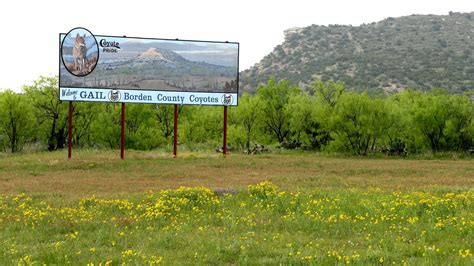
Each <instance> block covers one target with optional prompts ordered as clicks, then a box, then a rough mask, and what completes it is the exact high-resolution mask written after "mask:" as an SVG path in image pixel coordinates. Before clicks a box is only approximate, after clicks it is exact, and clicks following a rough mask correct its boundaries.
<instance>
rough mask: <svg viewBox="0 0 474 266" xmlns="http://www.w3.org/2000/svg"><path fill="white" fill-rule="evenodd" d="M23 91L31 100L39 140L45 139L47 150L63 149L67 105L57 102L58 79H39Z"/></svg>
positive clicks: (65, 134)
mask: <svg viewBox="0 0 474 266" xmlns="http://www.w3.org/2000/svg"><path fill="white" fill-rule="evenodd" d="M24 91H25V93H26V95H27V97H28V98H30V99H31V100H32V105H33V107H34V113H35V117H36V118H37V123H38V125H39V126H40V128H42V132H41V133H40V134H41V136H40V138H46V142H47V145H48V150H50V151H52V150H56V149H61V148H64V145H65V144H66V136H67V128H66V125H67V119H68V113H67V104H65V103H62V102H61V101H60V100H59V90H58V77H43V76H41V77H39V78H38V79H37V80H36V81H34V83H33V85H31V86H25V87H24Z"/></svg>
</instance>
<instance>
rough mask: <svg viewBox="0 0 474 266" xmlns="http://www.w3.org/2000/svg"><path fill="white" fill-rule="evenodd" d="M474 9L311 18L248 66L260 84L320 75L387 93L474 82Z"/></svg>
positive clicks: (250, 87)
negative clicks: (349, 19)
mask: <svg viewBox="0 0 474 266" xmlns="http://www.w3.org/2000/svg"><path fill="white" fill-rule="evenodd" d="M473 50H474V12H471V13H453V12H450V14H449V15H446V16H438V15H411V16H406V17H399V18H387V19H385V20H382V21H379V22H374V23H370V24H363V25H360V26H350V25H330V26H318V25H311V26H308V27H304V28H293V29H289V30H287V31H285V41H284V42H283V43H282V44H281V45H278V46H276V47H275V49H274V51H273V52H271V53H270V54H268V55H267V56H265V57H264V58H263V59H262V60H261V61H260V62H259V63H258V64H256V65H255V66H253V67H251V68H250V69H248V70H246V71H243V72H242V73H241V81H242V84H241V85H242V86H241V88H244V90H246V91H254V90H255V89H256V88H257V86H258V84H260V83H262V82H263V83H266V82H267V80H268V79H269V77H271V76H275V77H276V78H277V79H287V80H289V81H291V82H292V83H294V84H299V85H300V86H302V87H304V86H305V85H309V84H311V82H312V81H313V80H315V79H320V80H322V81H327V80H334V81H344V82H345V83H346V85H347V86H348V87H349V88H350V89H355V90H364V91H370V92H373V93H380V92H382V91H385V92H391V91H399V90H403V89H405V88H407V87H408V88H415V89H422V90H428V89H431V88H444V89H447V90H448V91H449V92H450V93H455V94H460V93H463V92H465V91H468V90H470V89H472V88H473V87H474V53H473Z"/></svg>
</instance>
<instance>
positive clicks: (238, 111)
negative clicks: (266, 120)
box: [235, 93, 261, 154]
mask: <svg viewBox="0 0 474 266" xmlns="http://www.w3.org/2000/svg"><path fill="white" fill-rule="evenodd" d="M259 119H261V102H260V99H259V97H258V96H252V95H250V94H248V93H244V94H243V95H242V96H241V97H240V99H239V106H238V107H237V108H235V120H236V123H237V124H240V125H241V126H242V127H243V129H244V132H245V149H246V152H247V153H248V154H250V152H251V150H250V142H251V140H252V139H253V138H254V134H255V128H256V127H257V126H258V121H259Z"/></svg>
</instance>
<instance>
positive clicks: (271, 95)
mask: <svg viewBox="0 0 474 266" xmlns="http://www.w3.org/2000/svg"><path fill="white" fill-rule="evenodd" d="M299 91H300V89H299V88H298V87H296V86H293V85H291V83H290V82H289V81H287V80H281V81H279V82H277V81H276V80H275V78H271V79H270V80H268V82H267V84H266V85H261V86H260V87H259V88H258V89H257V95H258V96H259V97H260V99H261V104H262V114H263V121H264V123H265V125H266V128H267V131H268V132H270V133H271V134H272V135H273V136H274V137H275V138H276V139H277V140H278V142H280V143H282V142H284V141H285V140H287V138H288V135H289V133H290V125H289V118H288V116H287V113H286V112H285V109H286V106H287V104H288V101H289V99H290V96H291V95H294V94H297V93H298V92H299Z"/></svg>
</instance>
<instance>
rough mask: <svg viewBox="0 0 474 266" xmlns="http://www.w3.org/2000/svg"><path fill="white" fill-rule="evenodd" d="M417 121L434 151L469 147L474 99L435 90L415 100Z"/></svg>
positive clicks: (414, 112) (471, 137) (414, 109)
mask: <svg viewBox="0 0 474 266" xmlns="http://www.w3.org/2000/svg"><path fill="white" fill-rule="evenodd" d="M412 116H413V118H412V119H413V125H414V127H415V129H417V130H418V132H419V133H420V134H421V136H422V138H423V139H424V140H425V141H426V143H427V144H428V146H429V147H430V148H431V151H433V152H437V151H441V150H467V149H469V148H470V146H471V145H472V144H473V140H472V139H473V136H472V130H471V127H472V123H473V122H472V121H473V111H472V103H470V102H469V99H468V98H467V97H466V96H450V95H447V94H446V92H443V91H439V90H435V91H433V92H430V93H427V94H422V95H420V97H418V98H417V99H416V101H415V103H414V108H413V110H412Z"/></svg>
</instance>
